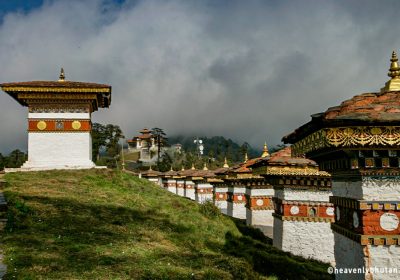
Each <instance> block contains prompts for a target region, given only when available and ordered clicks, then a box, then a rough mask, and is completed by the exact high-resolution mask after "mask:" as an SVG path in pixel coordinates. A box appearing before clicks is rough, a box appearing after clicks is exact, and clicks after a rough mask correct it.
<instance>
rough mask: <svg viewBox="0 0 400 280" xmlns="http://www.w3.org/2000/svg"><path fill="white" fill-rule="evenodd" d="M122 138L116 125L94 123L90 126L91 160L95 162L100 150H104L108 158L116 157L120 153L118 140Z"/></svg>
mask: <svg viewBox="0 0 400 280" xmlns="http://www.w3.org/2000/svg"><path fill="white" fill-rule="evenodd" d="M121 138H124V136H123V134H122V131H121V128H120V127H119V126H118V125H113V124H107V125H102V124H99V123H94V124H93V126H92V159H93V161H97V160H98V158H99V153H100V149H101V148H104V149H105V151H106V153H107V155H108V156H109V157H112V158H114V157H116V156H117V155H118V154H119V152H120V146H119V144H118V142H119V140H120V139H121Z"/></svg>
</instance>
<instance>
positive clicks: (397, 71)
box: [381, 51, 400, 93]
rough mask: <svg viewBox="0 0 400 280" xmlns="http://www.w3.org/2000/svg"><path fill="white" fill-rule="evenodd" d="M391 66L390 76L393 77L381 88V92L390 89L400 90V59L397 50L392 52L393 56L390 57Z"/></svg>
mask: <svg viewBox="0 0 400 280" xmlns="http://www.w3.org/2000/svg"><path fill="white" fill-rule="evenodd" d="M390 61H391V63H390V68H389V72H388V76H389V77H390V78H391V79H390V80H389V81H387V82H386V84H385V86H384V87H383V88H381V93H385V92H389V91H400V67H399V64H398V63H397V62H398V61H399V59H398V58H397V54H396V52H395V51H393V52H392V58H391V59H390Z"/></svg>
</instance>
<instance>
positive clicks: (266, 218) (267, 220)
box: [246, 208, 274, 227]
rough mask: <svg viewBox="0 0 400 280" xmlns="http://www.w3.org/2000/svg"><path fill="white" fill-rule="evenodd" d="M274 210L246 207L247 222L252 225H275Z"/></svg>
mask: <svg viewBox="0 0 400 280" xmlns="http://www.w3.org/2000/svg"><path fill="white" fill-rule="evenodd" d="M273 213H274V210H254V209H253V210H252V209H248V208H247V209H246V224H247V225H251V226H269V227H273V226H274V217H273V216H272V214H273Z"/></svg>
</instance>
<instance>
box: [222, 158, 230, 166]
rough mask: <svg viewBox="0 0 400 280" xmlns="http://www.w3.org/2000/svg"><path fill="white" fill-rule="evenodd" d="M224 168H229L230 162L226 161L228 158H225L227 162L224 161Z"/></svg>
mask: <svg viewBox="0 0 400 280" xmlns="http://www.w3.org/2000/svg"><path fill="white" fill-rule="evenodd" d="M223 167H224V168H229V165H228V160H227V159H226V157H225V160H224V166H223Z"/></svg>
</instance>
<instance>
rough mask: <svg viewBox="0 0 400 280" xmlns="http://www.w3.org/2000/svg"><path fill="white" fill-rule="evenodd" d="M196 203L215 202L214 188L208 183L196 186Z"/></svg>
mask: <svg viewBox="0 0 400 280" xmlns="http://www.w3.org/2000/svg"><path fill="white" fill-rule="evenodd" d="M195 190H196V192H195V201H197V202H199V203H204V202H206V201H212V200H213V193H212V190H213V186H212V185H211V184H210V183H207V182H199V183H196V184H195Z"/></svg>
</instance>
